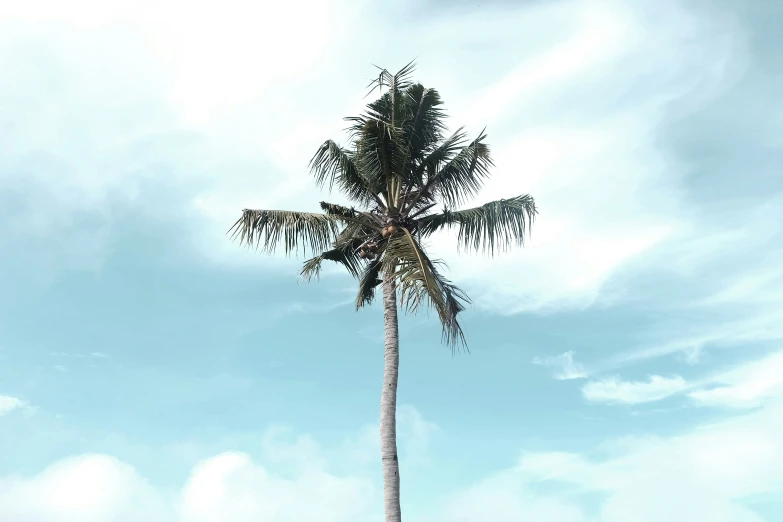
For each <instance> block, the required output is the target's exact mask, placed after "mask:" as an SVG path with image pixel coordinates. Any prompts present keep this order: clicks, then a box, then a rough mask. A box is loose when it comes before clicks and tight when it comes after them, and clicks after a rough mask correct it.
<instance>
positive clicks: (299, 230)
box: [228, 209, 339, 254]
mask: <svg viewBox="0 0 783 522" xmlns="http://www.w3.org/2000/svg"><path fill="white" fill-rule="evenodd" d="M338 224H339V219H338V218H337V217H335V216H329V215H326V214H317V213H313V212H295V211H290V210H250V209H245V210H243V211H242V216H241V217H240V218H239V219H238V220H237V221H236V223H234V225H233V226H232V227H231V228H230V229H229V230H228V233H230V234H231V238H232V239H234V240H236V239H239V242H240V243H241V244H245V245H248V246H255V247H256V248H260V249H262V250H263V251H264V252H266V253H272V252H274V251H275V249H276V247H277V245H278V244H279V243H283V247H284V250H285V253H286V254H290V253H291V252H294V251H297V250H298V249H299V248H301V249H302V250H303V251H304V252H306V251H307V250H308V249H309V250H310V251H311V252H319V251H323V250H326V249H328V248H329V246H330V244H331V242H332V240H333V239H334V237H335V236H336V235H337V230H338Z"/></svg>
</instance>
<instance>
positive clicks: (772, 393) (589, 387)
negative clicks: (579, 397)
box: [582, 351, 783, 408]
mask: <svg viewBox="0 0 783 522" xmlns="http://www.w3.org/2000/svg"><path fill="white" fill-rule="evenodd" d="M582 394H583V396H584V398H585V399H587V400H588V401H591V402H603V403H609V404H642V403H648V402H656V401H660V400H663V399H666V398H669V397H672V396H675V395H682V394H685V395H687V397H688V398H690V399H691V400H692V401H693V403H694V404H696V405H699V406H711V407H729V408H753V407H758V406H760V405H762V404H764V403H766V402H768V401H770V400H776V399H783V351H777V352H773V353H771V354H769V355H767V356H765V357H762V358H760V359H756V360H752V361H748V362H744V363H742V364H740V365H738V366H736V367H734V368H732V369H730V370H725V371H720V372H716V373H713V374H712V375H708V376H706V377H703V378H700V379H695V380H693V381H687V380H686V379H684V378H683V377H681V376H679V375H675V376H669V377H664V376H660V375H651V376H650V377H648V379H647V380H645V381H626V380H622V379H620V378H619V377H616V376H613V377H607V378H603V379H598V380H593V381H590V382H588V383H586V384H585V385H584V386H583V387H582Z"/></svg>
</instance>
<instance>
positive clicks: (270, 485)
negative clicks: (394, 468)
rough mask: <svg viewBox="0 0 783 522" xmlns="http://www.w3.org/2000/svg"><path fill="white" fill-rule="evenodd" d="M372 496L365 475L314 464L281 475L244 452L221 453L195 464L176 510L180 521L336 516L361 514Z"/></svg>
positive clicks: (331, 520) (331, 521)
mask: <svg viewBox="0 0 783 522" xmlns="http://www.w3.org/2000/svg"><path fill="white" fill-rule="evenodd" d="M372 500H374V489H373V486H372V484H371V483H370V482H369V481H366V480H362V479H356V478H339V477H335V476H333V475H330V474H328V473H326V472H324V471H321V470H318V469H317V468H311V469H308V470H306V471H304V472H302V474H300V475H299V476H297V477H296V479H295V480H286V479H282V478H279V477H275V476H274V475H272V474H270V473H269V472H268V471H267V470H265V469H264V468H263V467H261V466H259V465H257V464H254V463H253V462H252V460H251V459H250V458H249V457H248V456H247V455H244V454H240V453H225V454H222V455H218V456H217V457H213V458H211V459H207V460H206V461H204V462H202V463H200V464H199V465H198V466H196V468H195V469H194V470H193V472H192V473H191V476H190V478H189V479H188V481H187V483H186V485H185V487H184V488H183V491H182V498H181V505H180V512H181V520H182V521H183V522H224V521H225V522H246V521H247V522H250V521H253V520H265V521H266V520H268V521H270V522H272V521H275V522H277V521H280V522H283V521H286V522H288V521H290V522H295V521H298V520H314V521H324V522H326V521H328V522H340V521H349V520H357V519H361V518H363V517H365V516H366V514H367V511H368V510H369V506H370V502H372Z"/></svg>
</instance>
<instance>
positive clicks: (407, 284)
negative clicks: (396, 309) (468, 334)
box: [382, 229, 470, 349]
mask: <svg viewBox="0 0 783 522" xmlns="http://www.w3.org/2000/svg"><path fill="white" fill-rule="evenodd" d="M437 264H442V262H440V261H433V260H431V259H430V258H429V257H428V256H427V254H426V252H425V251H424V249H423V248H422V247H421V246H420V245H419V243H418V242H417V241H416V239H415V238H414V237H413V235H411V233H410V232H408V231H407V230H405V229H403V231H402V233H400V234H396V235H395V236H393V237H392V238H390V240H389V241H388V244H387V246H386V251H385V254H384V256H383V266H382V270H383V271H384V272H391V273H393V274H394V279H395V282H396V284H397V288H398V289H399V290H400V296H399V299H400V303H401V304H402V305H403V306H404V307H405V308H406V309H407V311H408V312H411V313H415V312H416V311H417V310H418V309H419V308H420V307H421V306H422V305H427V304H429V305H431V306H432V307H433V308H435V311H436V312H437V314H438V318H439V319H440V322H441V326H442V327H443V340H444V342H445V343H446V344H448V345H449V346H450V347H452V349H454V348H456V346H457V345H458V344H461V345H462V346H466V344H465V337H464V334H463V332H462V327H461V326H460V324H459V321H458V319H457V316H458V314H459V313H460V312H462V311H463V310H464V309H465V307H464V304H465V303H468V302H470V301H469V299H468V298H467V296H466V295H465V294H464V293H463V292H462V291H461V290H460V289H459V288H457V287H456V286H455V285H454V284H452V283H451V282H450V281H449V280H447V279H446V278H444V277H443V276H442V275H441V274H440V273H439V272H438V270H437V268H436V265H437Z"/></svg>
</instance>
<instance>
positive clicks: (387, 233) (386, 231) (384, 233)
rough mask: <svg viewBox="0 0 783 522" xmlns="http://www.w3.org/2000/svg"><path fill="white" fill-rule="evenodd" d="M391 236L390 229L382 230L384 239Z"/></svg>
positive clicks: (384, 228)
mask: <svg viewBox="0 0 783 522" xmlns="http://www.w3.org/2000/svg"><path fill="white" fill-rule="evenodd" d="M388 235H389V227H383V230H381V236H383V237H384V238H386V237H388Z"/></svg>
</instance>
